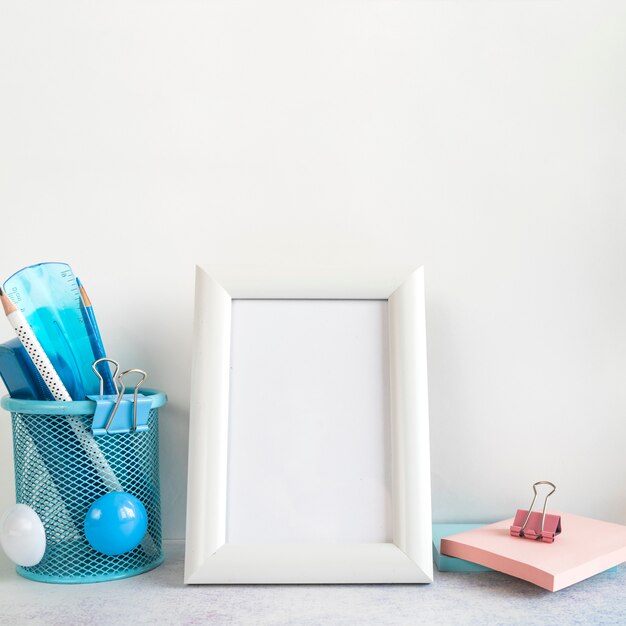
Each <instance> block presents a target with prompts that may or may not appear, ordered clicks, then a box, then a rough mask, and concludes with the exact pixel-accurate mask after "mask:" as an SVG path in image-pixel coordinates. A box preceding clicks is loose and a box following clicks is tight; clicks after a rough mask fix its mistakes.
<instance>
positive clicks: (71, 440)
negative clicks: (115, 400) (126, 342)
mask: <svg viewBox="0 0 626 626" xmlns="http://www.w3.org/2000/svg"><path fill="white" fill-rule="evenodd" d="M142 393H143V394H144V395H148V396H150V397H151V399H152V408H151V410H150V413H149V417H148V429H147V430H146V431H144V432H127V433H119V434H111V435H103V436H99V437H95V438H94V437H93V436H92V434H91V422H92V418H93V412H94V408H95V402H89V401H81V402H38V401H30V400H15V399H12V398H8V397H4V398H3V399H2V407H3V408H5V409H7V410H9V411H10V412H11V416H12V422H13V451H14V463H15V491H16V501H17V502H18V503H23V504H27V505H28V506H30V507H31V508H33V509H34V510H35V512H36V513H37V514H38V515H39V517H40V518H41V521H42V522H43V525H44V528H45V531H46V552H45V554H44V557H43V559H42V560H41V561H40V562H39V563H38V564H37V565H34V566H32V567H22V566H17V567H16V569H17V572H18V573H19V574H21V575H22V576H25V577H26V578H31V579H33V580H38V581H43V582H53V583H91V582H100V581H106V580H114V579H117V578H125V577H127V576H134V575H135V574H140V573H142V572H145V571H148V570H150V569H152V568H154V567H157V566H158V565H160V564H161V563H162V562H163V549H162V545H161V497H160V488H159V431H158V413H159V411H158V409H159V407H161V406H163V405H164V404H165V403H166V402H167V397H166V396H165V394H163V393H161V392H158V391H154V390H147V389H146V390H142ZM112 491H125V492H127V493H129V494H131V495H133V496H136V497H137V498H139V500H141V502H142V503H143V505H144V507H145V509H146V513H147V515H148V531H147V533H146V535H145V537H144V539H143V541H142V542H141V544H140V545H138V546H137V547H136V548H135V549H133V550H131V551H130V552H127V553H125V554H121V555H117V556H107V555H105V554H101V553H99V552H96V551H95V550H94V549H93V548H92V547H91V546H90V545H89V543H88V542H87V539H86V537H85V533H84V527H83V524H84V520H85V515H86V514H87V511H88V510H89V507H90V506H91V505H92V504H93V503H94V501H95V500H97V499H98V498H99V497H100V496H103V495H105V494H107V493H110V492H112Z"/></svg>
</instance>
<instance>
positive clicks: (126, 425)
mask: <svg viewBox="0 0 626 626" xmlns="http://www.w3.org/2000/svg"><path fill="white" fill-rule="evenodd" d="M105 361H106V362H109V363H113V365H114V366H115V371H114V372H113V381H114V383H115V391H116V392H117V395H107V396H105V395H104V393H103V391H104V379H103V377H102V376H101V375H100V372H99V371H98V369H97V366H98V364H99V363H102V362H105ZM119 368H120V366H119V363H118V362H117V361H114V360H113V359H108V358H106V357H103V358H101V359H98V360H97V361H94V364H93V365H92V369H93V371H94V372H95V373H96V376H98V378H99V379H100V395H98V396H87V397H88V398H89V399H90V400H93V401H95V403H96V410H95V412H94V415H93V420H92V422H91V431H92V433H93V434H94V436H97V435H112V434H117V433H128V432H143V431H146V430H148V415H149V413H150V409H151V408H152V399H151V398H149V397H147V396H144V395H142V394H140V393H139V387H141V385H143V383H144V382H145V381H146V378H147V376H148V375H147V374H146V372H144V371H143V370H140V369H129V370H125V371H124V372H122V373H121V374H119V376H118V375H117V372H118V371H119ZM131 373H137V374H141V379H140V380H139V382H138V383H137V384H136V385H135V388H134V390H133V393H124V392H125V391H126V386H125V385H124V376H126V375H127V374H131Z"/></svg>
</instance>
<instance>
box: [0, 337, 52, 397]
mask: <svg viewBox="0 0 626 626" xmlns="http://www.w3.org/2000/svg"><path fill="white" fill-rule="evenodd" d="M0 377H2V380H3V381H4V385H5V387H6V388H7V391H8V392H9V395H10V396H11V397H12V398H18V399H19V400H54V397H53V395H52V393H51V392H50V390H49V389H48V386H47V385H46V383H45V382H44V380H43V378H42V377H41V374H40V373H39V372H38V371H37V368H36V367H35V365H34V364H33V362H32V360H31V358H30V357H29V356H28V353H27V352H26V350H25V348H24V346H22V343H21V342H20V340H19V339H18V338H17V337H16V338H15V339H11V340H10V341H7V342H6V343H3V344H0Z"/></svg>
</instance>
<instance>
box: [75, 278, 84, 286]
mask: <svg viewBox="0 0 626 626" xmlns="http://www.w3.org/2000/svg"><path fill="white" fill-rule="evenodd" d="M76 284H77V285H78V286H79V287H82V286H83V283H81V282H80V278H78V276H77V277H76Z"/></svg>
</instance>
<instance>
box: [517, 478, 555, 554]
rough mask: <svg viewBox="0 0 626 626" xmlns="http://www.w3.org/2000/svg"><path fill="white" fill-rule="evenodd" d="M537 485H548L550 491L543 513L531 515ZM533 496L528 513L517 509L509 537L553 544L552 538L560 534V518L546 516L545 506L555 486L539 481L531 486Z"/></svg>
mask: <svg viewBox="0 0 626 626" xmlns="http://www.w3.org/2000/svg"><path fill="white" fill-rule="evenodd" d="M537 485H550V487H552V491H551V492H550V493H548V495H547V496H546V499H545V500H544V501H543V511H542V512H541V513H539V512H538V511H537V512H535V513H533V505H534V504H535V500H536V499H537ZM533 491H534V492H535V495H534V497H533V501H532V502H531V503H530V506H529V507H528V511H525V510H524V509H518V510H517V513H516V514H515V519H514V520H513V525H512V526H511V535H512V536H513V537H525V538H526V539H534V540H538V539H540V540H541V541H545V542H546V543H553V542H554V538H555V537H556V536H557V535H559V534H560V533H561V516H560V515H551V514H549V513H547V514H546V506H547V504H548V498H549V497H550V496H551V495H552V494H553V493H554V492H555V491H556V485H554V484H553V483H551V482H549V481H547V480H540V481H539V482H536V483H535V484H534V485H533Z"/></svg>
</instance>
